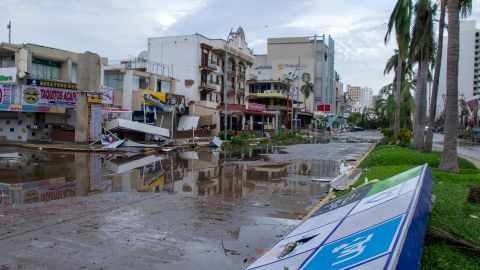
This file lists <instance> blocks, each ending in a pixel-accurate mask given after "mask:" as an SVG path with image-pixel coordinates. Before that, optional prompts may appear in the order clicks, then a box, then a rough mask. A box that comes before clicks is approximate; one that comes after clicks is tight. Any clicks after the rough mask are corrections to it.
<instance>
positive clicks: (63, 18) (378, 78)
mask: <svg viewBox="0 0 480 270" xmlns="http://www.w3.org/2000/svg"><path fill="white" fill-rule="evenodd" d="M479 2H480V0H473V3H474V11H473V14H472V16H470V19H476V20H479V19H480V8H479V5H478V4H479ZM394 3H395V0H362V1H358V0H295V1H285V0H255V1H253V0H228V1H227V0H175V1H172V0H135V1H131V0H104V1H102V0H76V1H71V0H70V1H69V0H42V1H36V0H23V1H18V0H0V10H1V11H2V16H0V41H7V36H8V32H7V29H6V25H7V23H8V20H12V25H13V27H12V29H13V32H12V42H14V43H36V44H41V45H45V46H50V47H55V48H62V49H65V50H71V51H77V52H83V51H86V50H89V51H93V52H96V53H98V54H100V55H101V56H105V57H108V58H109V59H110V60H120V59H124V58H128V57H131V56H136V55H138V53H139V52H140V51H142V50H145V49H146V46H147V38H148V37H155V36H163V35H181V34H192V33H200V34H203V35H205V36H208V37H211V38H226V35H227V34H228V31H229V30H230V28H232V27H233V28H235V29H236V28H237V27H238V26H242V27H243V28H244V30H245V34H246V39H247V42H248V43H249V46H250V47H251V48H253V50H254V52H255V53H266V39H267V38H269V37H287V36H306V35H314V34H315V33H316V34H326V35H331V36H332V37H333V38H334V40H335V42H336V56H335V57H336V58H335V60H336V63H335V69H336V70H337V71H338V72H339V73H340V75H341V77H342V80H343V82H344V84H345V85H347V84H353V85H360V86H370V87H372V88H373V89H374V90H375V91H377V90H378V89H379V88H380V87H381V86H383V85H385V84H386V83H388V82H389V81H390V80H391V77H389V76H386V77H385V76H384V75H383V68H384V66H385V61H386V59H387V58H388V57H389V56H390V55H391V54H392V52H393V45H394V44H393V43H392V44H390V45H388V46H385V45H384V43H383V37H384V35H385V29H386V22H387V20H388V16H389V15H390V12H391V10H392V8H393V6H394Z"/></svg>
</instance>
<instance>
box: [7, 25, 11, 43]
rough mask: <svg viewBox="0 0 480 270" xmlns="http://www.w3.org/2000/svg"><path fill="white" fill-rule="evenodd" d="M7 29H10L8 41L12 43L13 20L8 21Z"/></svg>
mask: <svg viewBox="0 0 480 270" xmlns="http://www.w3.org/2000/svg"><path fill="white" fill-rule="evenodd" d="M7 29H8V43H12V21H8V24H7Z"/></svg>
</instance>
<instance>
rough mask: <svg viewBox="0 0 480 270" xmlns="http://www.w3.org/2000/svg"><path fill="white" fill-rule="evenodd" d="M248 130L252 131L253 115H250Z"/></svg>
mask: <svg viewBox="0 0 480 270" xmlns="http://www.w3.org/2000/svg"><path fill="white" fill-rule="evenodd" d="M250 130H253V115H250Z"/></svg>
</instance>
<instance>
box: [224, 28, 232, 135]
mask: <svg viewBox="0 0 480 270" xmlns="http://www.w3.org/2000/svg"><path fill="white" fill-rule="evenodd" d="M233 35H234V33H233V28H232V29H230V32H229V33H228V36H227V43H226V44H225V60H224V64H223V116H224V122H223V127H224V128H223V135H224V136H223V137H224V140H225V141H226V140H227V139H228V136H227V128H228V124H227V122H228V116H227V114H228V109H227V104H228V96H227V87H228V85H227V81H228V79H227V65H228V59H227V58H228V43H229V42H230V37H231V36H233Z"/></svg>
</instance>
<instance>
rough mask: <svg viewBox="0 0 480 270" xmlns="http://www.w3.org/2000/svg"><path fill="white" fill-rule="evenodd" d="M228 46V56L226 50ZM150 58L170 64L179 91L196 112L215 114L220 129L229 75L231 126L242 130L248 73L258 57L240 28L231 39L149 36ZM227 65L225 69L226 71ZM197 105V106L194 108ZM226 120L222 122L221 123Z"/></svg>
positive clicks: (228, 90)
mask: <svg viewBox="0 0 480 270" xmlns="http://www.w3.org/2000/svg"><path fill="white" fill-rule="evenodd" d="M227 46H228V59H227V60H225V49H226V48H227ZM147 59H148V60H149V61H154V62H159V63H162V64H165V65H167V66H170V67H171V69H172V71H173V77H175V78H176V79H177V84H176V91H177V94H180V95H183V96H185V97H186V99H187V102H188V101H190V102H191V103H192V104H194V106H192V110H195V115H198V116H202V115H205V116H208V115H213V117H214V118H215V119H214V121H213V122H214V123H215V124H216V125H217V127H216V129H215V131H219V127H220V114H221V111H220V112H219V109H221V108H222V107H223V103H224V100H223V99H224V95H223V93H224V90H225V89H224V78H225V73H226V77H227V89H226V90H227V96H228V98H227V99H228V100H227V102H228V106H229V108H230V109H231V110H230V112H229V117H230V113H231V112H233V110H236V112H237V113H236V114H235V115H234V116H232V118H235V119H232V118H230V120H229V128H232V129H243V128H244V125H245V117H244V111H245V110H246V109H245V104H246V96H247V95H248V91H246V90H245V89H246V79H247V78H246V77H247V76H246V75H247V74H249V69H250V67H251V66H252V65H253V63H254V61H255V58H254V56H253V55H252V53H251V50H250V49H249V48H248V45H247V43H246V42H245V33H244V31H243V29H242V28H241V27H239V28H238V30H237V31H236V33H235V35H233V37H232V38H231V39H230V40H229V41H228V45H227V41H225V40H223V39H210V38H207V37H205V36H202V35H200V34H193V35H181V36H167V37H155V38H149V39H148V51H147ZM225 66H226V72H225ZM193 108H194V109H193ZM222 123H223V122H222Z"/></svg>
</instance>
